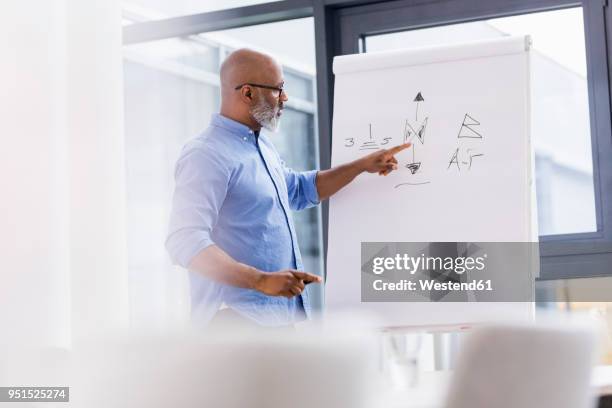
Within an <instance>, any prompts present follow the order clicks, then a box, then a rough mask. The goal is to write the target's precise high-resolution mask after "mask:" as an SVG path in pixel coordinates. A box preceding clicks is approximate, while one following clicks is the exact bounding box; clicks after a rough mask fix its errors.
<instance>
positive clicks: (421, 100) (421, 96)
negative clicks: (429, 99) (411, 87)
mask: <svg viewBox="0 0 612 408" xmlns="http://www.w3.org/2000/svg"><path fill="white" fill-rule="evenodd" d="M424 100H425V99H423V95H421V93H420V92H419V93H418V94H417V96H415V97H414V102H423V101H424Z"/></svg>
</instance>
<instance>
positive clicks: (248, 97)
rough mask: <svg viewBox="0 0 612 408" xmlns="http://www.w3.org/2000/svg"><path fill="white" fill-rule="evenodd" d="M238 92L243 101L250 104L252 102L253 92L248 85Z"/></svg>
mask: <svg viewBox="0 0 612 408" xmlns="http://www.w3.org/2000/svg"><path fill="white" fill-rule="evenodd" d="M240 92H241V94H242V100H243V101H245V102H251V101H252V100H253V90H252V89H251V87H250V86H248V85H245V86H243V87H242V89H241V90H240Z"/></svg>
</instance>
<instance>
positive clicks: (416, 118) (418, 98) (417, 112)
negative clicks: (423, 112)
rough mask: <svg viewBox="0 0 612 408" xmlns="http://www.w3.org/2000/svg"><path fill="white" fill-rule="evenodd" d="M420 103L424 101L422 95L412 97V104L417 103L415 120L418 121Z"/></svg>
mask: <svg viewBox="0 0 612 408" xmlns="http://www.w3.org/2000/svg"><path fill="white" fill-rule="evenodd" d="M422 101H425V99H424V98H423V95H421V93H420V92H419V93H418V94H417V96H415V97H414V102H416V103H417V107H416V115H415V120H419V102H422Z"/></svg>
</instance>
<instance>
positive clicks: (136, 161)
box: [124, 18, 323, 325]
mask: <svg viewBox="0 0 612 408" xmlns="http://www.w3.org/2000/svg"><path fill="white" fill-rule="evenodd" d="M313 28H314V27H313V20H312V18H308V19H298V20H291V21H287V22H281V23H272V24H265V25H257V26H251V27H245V28H239V29H232V30H224V31H218V32H208V33H203V34H197V35H191V36H188V37H181V38H169V39H163V40H158V41H151V42H143V43H138V44H133V45H128V46H125V48H124V75H125V124H126V127H125V129H126V133H125V137H126V161H127V172H128V178H127V190H128V258H129V271H130V299H131V310H132V316H133V320H134V322H135V323H136V324H146V325H155V322H160V324H165V322H164V320H163V318H164V317H166V318H167V319H168V321H172V320H174V318H173V316H174V315H175V314H176V315H180V316H185V317H186V316H187V312H188V310H189V302H188V291H187V287H188V283H187V276H186V274H185V273H182V272H181V271H179V270H177V269H176V268H174V267H173V266H172V265H170V261H169V260H168V256H167V254H166V251H165V248H164V241H165V236H166V231H167V226H168V216H169V213H170V203H171V195H172V192H173V183H174V179H173V177H174V165H175V162H176V159H177V158H178V155H179V152H180V149H181V147H182V146H183V144H184V143H185V142H186V141H187V140H188V139H190V138H193V137H195V136H197V135H198V134H199V133H201V132H202V131H203V130H204V129H205V128H206V127H207V125H208V123H209V121H210V116H211V114H212V113H214V112H218V109H219V103H220V100H219V98H220V97H219V78H218V72H219V67H220V64H221V62H222V61H223V59H224V58H225V56H226V55H227V54H228V53H230V52H231V51H233V50H235V49H237V48H242V47H249V48H254V49H258V50H261V51H264V52H267V53H269V54H271V55H273V56H275V57H276V58H277V59H278V60H279V61H280V62H281V64H282V65H283V69H284V75H285V89H286V90H287V92H288V96H289V101H288V102H287V103H286V105H285V106H286V109H285V113H284V115H283V119H282V121H281V127H280V130H279V132H278V133H276V134H271V135H270V137H271V140H272V141H273V143H274V144H275V145H276V147H277V149H278V151H279V153H280V155H281V157H282V158H283V159H284V160H285V162H286V163H287V165H288V166H290V167H292V168H294V169H296V170H307V169H315V168H318V167H319V163H318V157H319V156H318V154H319V153H318V137H317V126H316V123H317V119H316V113H317V112H316V103H315V96H316V94H315V68H314V66H315V63H314V32H313ZM287 31H290V32H292V36H291V38H288V37H285V36H283V33H286V32H287ZM284 38H285V39H284ZM296 38H299V40H300V41H301V43H300V45H299V48H298V49H296V47H295V41H296V40H295V39H296ZM293 218H294V222H295V225H296V229H297V234H298V241H299V245H300V250H301V252H302V257H303V261H304V268H305V269H306V270H307V271H309V272H313V273H318V274H322V273H323V270H322V269H323V261H322V252H323V251H322V228H321V210H320V208H318V207H316V208H312V209H308V210H304V211H299V212H294V214H293ZM317 286H318V288H313V289H310V288H309V290H311V291H313V292H311V295H312V299H313V306H314V307H315V308H316V307H317V306H318V308H320V307H321V302H322V300H321V299H322V295H321V293H320V290H321V289H320V285H317Z"/></svg>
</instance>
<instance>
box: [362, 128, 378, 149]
mask: <svg viewBox="0 0 612 408" xmlns="http://www.w3.org/2000/svg"><path fill="white" fill-rule="evenodd" d="M379 148H380V147H379V146H378V145H377V144H376V142H375V141H374V139H372V124H371V123H370V139H369V140H367V141H365V142H363V144H362V145H361V146H360V147H359V150H378V149H379Z"/></svg>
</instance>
